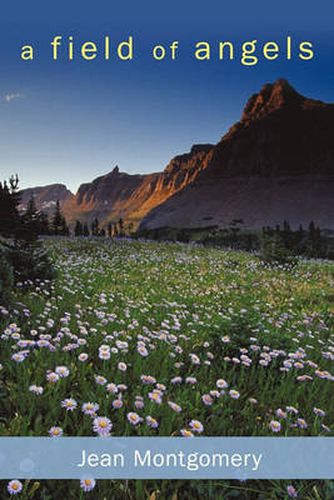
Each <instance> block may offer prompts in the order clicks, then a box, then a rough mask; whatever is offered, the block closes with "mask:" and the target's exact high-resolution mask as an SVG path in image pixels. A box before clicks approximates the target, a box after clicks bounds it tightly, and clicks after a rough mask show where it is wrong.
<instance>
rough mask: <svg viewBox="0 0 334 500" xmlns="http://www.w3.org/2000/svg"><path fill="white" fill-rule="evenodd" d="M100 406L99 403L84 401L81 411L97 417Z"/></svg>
mask: <svg viewBox="0 0 334 500" xmlns="http://www.w3.org/2000/svg"><path fill="white" fill-rule="evenodd" d="M99 408H100V406H99V405H98V404H97V403H90V402H89V403H84V404H83V405H82V407H81V411H82V412H83V413H84V414H85V415H89V416H90V417H95V415H96V412H97V411H98V410H99Z"/></svg>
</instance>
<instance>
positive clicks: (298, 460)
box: [0, 437, 334, 480]
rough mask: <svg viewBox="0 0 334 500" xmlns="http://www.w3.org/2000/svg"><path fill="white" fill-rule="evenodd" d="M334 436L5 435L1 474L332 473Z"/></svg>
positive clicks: (166, 476)
mask: <svg viewBox="0 0 334 500" xmlns="http://www.w3.org/2000/svg"><path fill="white" fill-rule="evenodd" d="M333 477H334V438H330V437H324V438H321V437H320V438H312V437H301V438H279V437H273V438H267V437H249V438H248V437H242V438H240V437H239V438H238V437H235V438H234V437H228V438H224V437H219V438H218V437H212V438H210V437H206V438H205V437H194V438H164V437H152V438H145V437H142V438H117V437H111V438H90V437H87V438H70V437H68V438H66V437H60V438H38V437H35V438H34V437H32V438H31V437H22V438H17V437H13V438H10V437H4V438H0V479H11V478H17V479H82V478H94V479H193V480H194V479H238V480H247V479H332V478H333Z"/></svg>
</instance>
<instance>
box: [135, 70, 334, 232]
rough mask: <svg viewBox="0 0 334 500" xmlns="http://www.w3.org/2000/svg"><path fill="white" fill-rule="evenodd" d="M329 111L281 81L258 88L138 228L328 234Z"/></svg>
mask: <svg viewBox="0 0 334 500" xmlns="http://www.w3.org/2000/svg"><path fill="white" fill-rule="evenodd" d="M333 130H334V106H333V105H332V104H324V103H322V102H320V101H315V100H312V99H307V98H304V97H303V96H301V95H300V94H298V93H297V92H296V91H295V90H294V89H293V88H292V87H291V86H290V85H289V84H288V82H286V81H285V80H278V81H277V82H275V83H274V84H267V85H265V86H264V87H263V88H262V90H261V91H260V92H259V93H258V94H255V95H254V96H252V97H251V98H250V99H249V101H248V103H247V104H246V106H245V109H244V112H243V114H242V118H241V120H240V122H238V123H236V124H235V125H234V126H233V127H232V128H231V129H230V130H229V132H228V133H227V134H226V135H225V136H224V137H223V138H222V139H221V141H220V142H219V143H218V144H217V145H216V146H215V147H214V148H213V149H212V151H211V153H210V158H209V161H208V162H207V165H206V168H205V170H204V171H203V172H202V173H201V175H199V176H198V177H197V178H196V179H195V181H194V182H193V183H191V185H189V186H187V187H186V188H185V189H183V190H182V191H181V192H179V193H178V194H176V195H174V196H172V197H170V198H169V199H168V200H167V201H166V202H165V203H164V204H162V205H160V206H159V207H156V208H155V209H153V210H152V211H151V212H150V213H149V214H148V215H147V216H146V217H145V218H144V219H143V221H142V224H141V228H142V229H149V228H156V227H164V226H170V227H196V226H205V225H209V224H208V221H210V225H211V224H217V225H218V226H227V225H229V223H230V222H231V221H232V220H234V219H242V220H243V221H244V224H245V226H246V227H262V226H263V225H267V224H269V225H273V224H279V223H282V221H283V220H284V219H286V220H288V221H289V222H290V223H291V224H292V225H299V224H300V223H302V224H304V225H305V224H308V223H309V222H310V221H311V220H314V221H315V222H316V223H317V224H319V225H320V226H321V227H326V228H334V141H333V139H332V136H333Z"/></svg>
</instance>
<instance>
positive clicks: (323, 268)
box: [0, 238, 334, 500]
mask: <svg viewBox="0 0 334 500" xmlns="http://www.w3.org/2000/svg"><path fill="white" fill-rule="evenodd" d="M45 245H46V246H47V247H48V249H49V251H50V254H51V255H52V258H53V260H54V262H55V266H56V268H57V278H56V280H55V281H54V282H52V283H50V282H38V283H30V284H29V283H25V284H21V286H19V287H18V288H17V292H16V296H15V303H14V304H13V305H12V306H11V307H7V308H5V307H1V308H0V324H1V351H0V353H1V354H0V363H1V370H0V395H1V409H0V435H1V436H50V438H53V439H55V438H60V439H61V436H62V435H64V436H98V435H101V436H105V435H112V436H113V435H114V436H180V435H183V436H185V438H187V437H190V438H191V437H193V438H194V439H196V436H199V435H201V436H334V402H333V397H332V394H333V387H334V386H333V381H334V335H333V322H334V291H333V284H334V264H331V263H327V262H315V261H314V262H311V261H309V262H306V261H299V263H298V265H297V266H296V267H294V268H293V269H289V268H284V266H281V267H269V266H268V265H266V264H264V263H263V262H261V260H260V259H259V258H258V257H256V256H252V255H250V254H246V253H241V252H240V253H237V252H230V251H222V250H216V249H213V248H211V249H210V248H202V247H199V246H193V245H182V244H171V243H151V242H140V241H126V240H119V241H114V242H112V241H107V240H102V239H95V240H94V239H92V240H90V239H78V238H77V239H75V240H74V239H72V240H71V239H61V238H59V239H57V238H54V239H49V240H46V241H45ZM18 479H19V478H18ZM291 485H293V486H294V488H295V490H293V489H291V488H290V489H287V487H289V486H291ZM86 489H87V488H86ZM295 495H298V498H307V499H322V498H334V486H333V484H332V482H330V481H327V482H321V481H317V482H316V481H313V482H312V481H295V482H287V481H257V482H255V481H249V482H231V481H214V482H212V481H211V482H205V481H199V482H191V483H190V482H186V481H169V482H167V481H146V482H143V481H141V482H140V481H137V482H134V481H133V482H131V481H130V482H124V481H123V482H122V481H97V483H96V486H95V488H94V489H92V491H91V492H88V491H87V493H86V492H85V488H84V487H82V485H81V487H80V484H78V481H58V482H55V481H41V483H38V482H34V481H31V482H25V483H24V482H23V490H22V492H20V495H18V496H19V497H20V498H38V499H45V500H49V499H53V498H56V499H57V498H66V499H78V498H83V497H85V498H86V497H87V498H96V499H104V498H106V499H113V498H115V499H116V498H126V499H142V498H143V499H144V498H150V499H151V500H158V499H159V498H160V499H165V498H171V499H173V500H178V499H186V498H200V497H203V496H205V497H207V498H213V499H216V498H219V499H220V498H222V499H223V498H236V497H238V498H245V499H248V498H272V499H278V498H289V497H293V496H295ZM9 496H10V495H9V493H8V492H7V483H3V484H2V486H1V492H0V498H8V497H9Z"/></svg>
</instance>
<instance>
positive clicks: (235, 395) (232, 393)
mask: <svg viewBox="0 0 334 500" xmlns="http://www.w3.org/2000/svg"><path fill="white" fill-rule="evenodd" d="M229 395H230V397H231V398H232V399H239V398H240V393H239V392H238V391H235V390H234V389H231V390H230V391H229Z"/></svg>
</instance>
